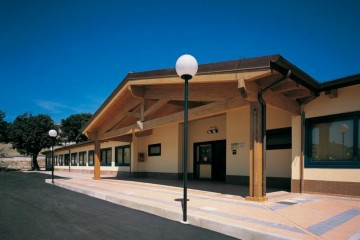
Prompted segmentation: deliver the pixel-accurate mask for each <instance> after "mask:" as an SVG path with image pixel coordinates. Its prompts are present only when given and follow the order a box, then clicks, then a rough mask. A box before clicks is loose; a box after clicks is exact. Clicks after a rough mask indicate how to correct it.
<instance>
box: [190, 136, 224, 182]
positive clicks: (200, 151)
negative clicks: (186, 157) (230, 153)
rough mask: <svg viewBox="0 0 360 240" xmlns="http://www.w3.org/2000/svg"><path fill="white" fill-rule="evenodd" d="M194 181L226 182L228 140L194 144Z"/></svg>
mask: <svg viewBox="0 0 360 240" xmlns="http://www.w3.org/2000/svg"><path fill="white" fill-rule="evenodd" d="M194 179H201V180H212V181H225V180H226V140H218V141H209V142H199V143H194Z"/></svg>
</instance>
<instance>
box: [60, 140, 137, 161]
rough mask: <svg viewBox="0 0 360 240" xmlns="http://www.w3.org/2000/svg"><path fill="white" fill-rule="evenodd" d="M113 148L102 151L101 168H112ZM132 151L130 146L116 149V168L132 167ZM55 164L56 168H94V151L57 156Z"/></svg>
mask: <svg viewBox="0 0 360 240" xmlns="http://www.w3.org/2000/svg"><path fill="white" fill-rule="evenodd" d="M111 162H112V148H104V149H101V150H100V163H101V166H111ZM130 162H131V151H130V146H129V145H127V146H120V147H115V166H130ZM54 164H55V165H56V166H69V164H70V165H71V166H86V165H87V166H94V151H93V150H90V151H88V152H79V153H77V152H75V153H71V154H63V155H55V156H54Z"/></svg>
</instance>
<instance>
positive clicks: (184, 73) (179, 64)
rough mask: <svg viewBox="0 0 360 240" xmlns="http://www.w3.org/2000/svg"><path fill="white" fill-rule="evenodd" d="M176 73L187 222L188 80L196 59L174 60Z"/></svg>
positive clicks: (187, 55) (192, 74) (184, 211)
mask: <svg viewBox="0 0 360 240" xmlns="http://www.w3.org/2000/svg"><path fill="white" fill-rule="evenodd" d="M175 68H176V73H177V74H178V75H179V76H180V77H181V78H182V79H184V81H185V89H184V153H183V155H184V156H183V159H184V163H183V168H184V169H183V181H184V197H183V222H184V223H186V222H187V155H188V149H187V148H188V82H189V80H190V79H191V78H192V77H193V76H195V74H196V72H197V70H198V63H197V61H196V59H195V58H194V57H193V56H191V55H189V54H185V55H182V56H181V57H179V58H178V60H177V61H176V67H175Z"/></svg>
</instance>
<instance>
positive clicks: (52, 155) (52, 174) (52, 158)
mask: <svg viewBox="0 0 360 240" xmlns="http://www.w3.org/2000/svg"><path fill="white" fill-rule="evenodd" d="M49 136H50V137H51V140H52V151H51V181H52V183H54V142H55V138H56V136H57V132H56V130H54V129H51V130H50V131H49Z"/></svg>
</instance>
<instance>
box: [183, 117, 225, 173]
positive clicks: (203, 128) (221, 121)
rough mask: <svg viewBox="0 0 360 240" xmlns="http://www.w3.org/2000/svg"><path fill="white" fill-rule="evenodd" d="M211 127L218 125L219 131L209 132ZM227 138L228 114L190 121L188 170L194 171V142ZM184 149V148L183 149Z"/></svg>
mask: <svg viewBox="0 0 360 240" xmlns="http://www.w3.org/2000/svg"><path fill="white" fill-rule="evenodd" d="M211 127H216V128H217V129H218V132H217V133H215V134H208V133H207V131H208V130H209V129H210V128H211ZM224 139H226V116H225V115H220V116H215V117H211V118H205V119H201V120H196V121H191V122H189V137H188V172H193V167H194V166H193V163H194V143H198V142H207V141H216V140H224ZM181 150H182V149H181Z"/></svg>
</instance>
